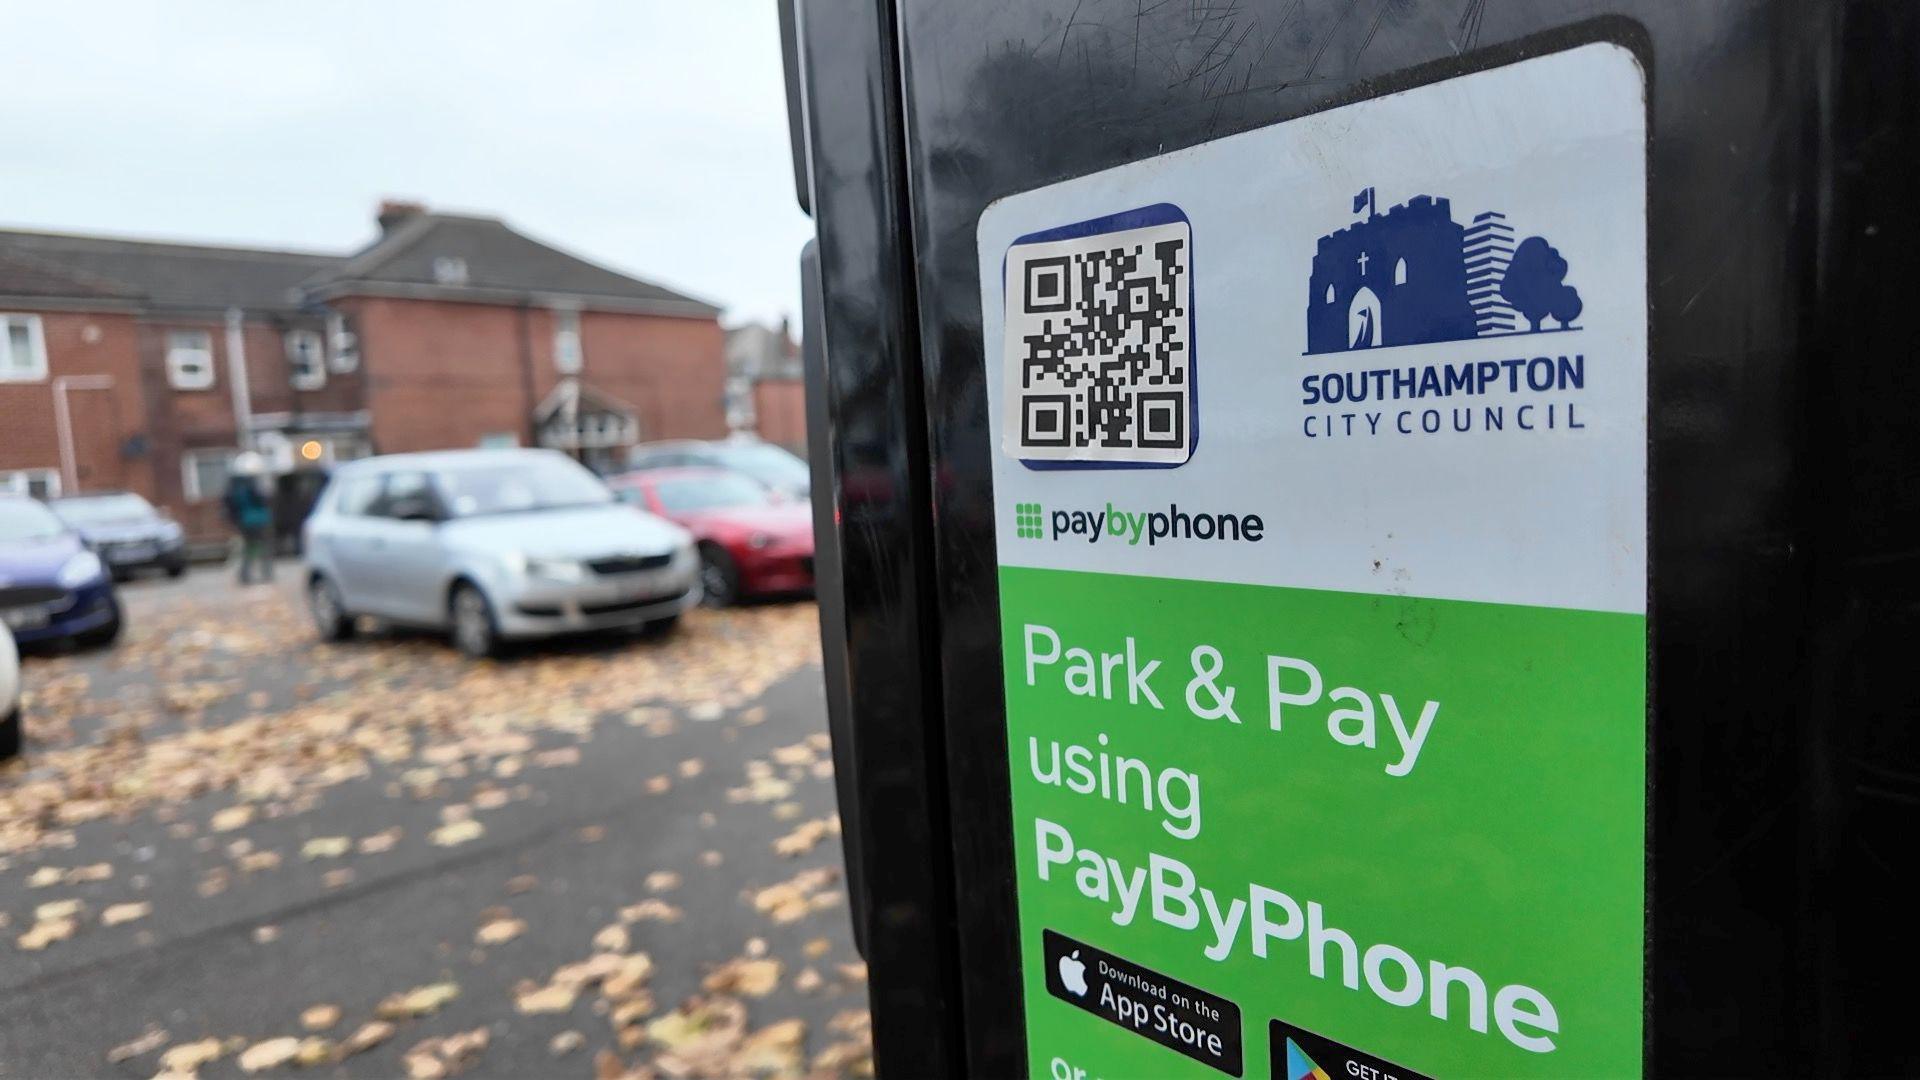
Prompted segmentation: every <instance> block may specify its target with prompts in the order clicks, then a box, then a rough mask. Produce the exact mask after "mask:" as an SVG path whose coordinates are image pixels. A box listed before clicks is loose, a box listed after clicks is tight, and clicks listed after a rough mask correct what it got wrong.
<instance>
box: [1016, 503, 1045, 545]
mask: <svg viewBox="0 0 1920 1080" xmlns="http://www.w3.org/2000/svg"><path fill="white" fill-rule="evenodd" d="M1040 515H1041V511H1040V504H1039V503H1037V502H1036V503H1015V504H1014V506H1013V532H1014V535H1015V536H1018V537H1020V538H1021V539H1023V540H1038V539H1040Z"/></svg>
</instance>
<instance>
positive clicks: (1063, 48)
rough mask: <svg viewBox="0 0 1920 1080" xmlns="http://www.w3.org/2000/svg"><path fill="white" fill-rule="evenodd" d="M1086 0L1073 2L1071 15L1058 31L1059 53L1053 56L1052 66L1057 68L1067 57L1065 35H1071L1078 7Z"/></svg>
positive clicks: (1078, 10) (1078, 13)
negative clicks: (1064, 25) (1063, 26)
mask: <svg viewBox="0 0 1920 1080" xmlns="http://www.w3.org/2000/svg"><path fill="white" fill-rule="evenodd" d="M1086 2H1087V0H1074V4H1073V13H1072V14H1071V15H1068V16H1067V25H1066V27H1065V28H1064V29H1062V30H1061V31H1060V51H1059V52H1057V53H1054V54H1053V66H1055V67H1059V66H1060V61H1061V60H1063V59H1065V57H1066V55H1067V35H1068V34H1071V33H1073V22H1074V20H1075V19H1078V18H1079V17H1080V5H1082V4H1084V3H1086Z"/></svg>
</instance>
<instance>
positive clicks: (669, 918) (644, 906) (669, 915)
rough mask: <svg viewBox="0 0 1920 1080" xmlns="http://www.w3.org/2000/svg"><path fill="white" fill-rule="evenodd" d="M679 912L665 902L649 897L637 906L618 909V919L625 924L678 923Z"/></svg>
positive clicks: (630, 905) (629, 905) (631, 905)
mask: <svg viewBox="0 0 1920 1080" xmlns="http://www.w3.org/2000/svg"><path fill="white" fill-rule="evenodd" d="M680 915H681V911H680V909H679V908H677V907H675V906H673V905H672V904H669V903H667V902H666V901H665V900H660V899H657V898H653V897H649V898H647V899H645V900H642V901H640V902H639V903H637V904H628V905H627V906H626V907H623V908H621V909H620V918H621V919H622V920H623V921H625V922H643V921H646V920H649V919H651V920H654V921H657V922H679V921H680Z"/></svg>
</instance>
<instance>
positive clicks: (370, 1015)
mask: <svg viewBox="0 0 1920 1080" xmlns="http://www.w3.org/2000/svg"><path fill="white" fill-rule="evenodd" d="M280 571H281V573H280V576H279V579H278V580H277V582H276V583H275V584H273V585H270V586H261V587H255V588H252V589H244V590H243V589H239V588H237V587H235V586H234V585H232V584H231V582H230V579H229V578H228V577H227V576H226V575H224V574H221V573H220V572H218V571H217V570H214V569H207V570H199V571H196V572H195V573H193V574H191V575H189V576H188V577H187V578H185V579H183V580H181V581H177V582H173V581H165V580H155V581H142V582H138V583H134V584H130V585H127V586H124V587H123V588H122V599H123V601H124V602H125V605H126V610H127V629H126V633H125V635H124V636H123V638H122V639H121V641H120V642H119V643H118V644H116V645H114V646H111V647H108V648H105V649H100V650H96V651H91V652H73V653H57V654H53V655H33V656H29V657H27V658H26V660H25V670H24V678H25V684H26V691H27V702H26V704H27V709H28V713H27V746H26V754H25V756H24V757H23V758H22V759H20V760H19V761H17V762H14V763H11V764H7V765H4V766H0V1075H7V1076H23V1077H25V1076H34V1077H40V1076H71V1075H109V1076H148V1075H154V1074H156V1073H161V1072H172V1073H174V1074H192V1073H197V1074H198V1075H202V1076H208V1077H212V1076H233V1075H247V1074H288V1075H320V1076H342V1075H353V1076H362V1075H365V1076H396V1075H400V1076H421V1077H431V1076H445V1075H454V1074H461V1075H475V1076H483V1075H499V1076H525V1075H543V1076H544V1075H578V1076H588V1075H592V1076H596V1077H616V1076H621V1075H631V1076H655V1075H679V1076H686V1075H711V1076H720V1075H726V1076H734V1075H773V1076H809V1075H817V1076H840V1075H861V1074H864V1073H865V1072H867V1071H870V1061H869V1058H868V1053H867V1040H866V1026H865V1025H866V1011H865V985H864V975H865V970H864V967H863V965H861V963H860V961H859V957H858V956H857V954H856V953H855V952H854V950H853V948H852V945H851V941H850V932H849V927H848V922H847V909H846V903H845V897H844V894H843V892H842V890H843V888H844V883H843V882H842V881H841V880H840V866H841V858H840V850H839V838H838V822H837V818H836V816H835V812H834V797H833V786H832V772H831V766H830V764H829V762H830V755H829V753H828V750H827V741H826V735H825V721H824V716H823V708H822V702H821V690H820V681H819V680H820V675H819V666H818V663H819V661H818V643H817V634H816V623H815V615H814V611H813V608H812V606H811V605H810V604H806V603H791V602H789V603H777V604H764V605H756V606H751V607H746V608H741V609H733V610H727V611H721V612H714V611H707V610H698V611H695V612H692V613H690V614H689V615H688V616H687V618H686V620H685V621H684V623H683V625H682V626H681V627H680V628H679V630H678V631H676V632H675V633H673V634H671V635H668V636H665V637H638V636H633V635H622V636H614V637H598V638H589V639H581V640H573V641H562V642H556V643H550V644H542V645H537V646H530V647H523V648H520V649H517V650H515V652H514V653H513V655H511V656H510V657H508V658H507V659H505V660H503V661H486V662H479V663H475V662H472V661H469V660H466V659H465V658H463V657H461V656H460V655H459V654H458V653H456V652H455V651H454V650H452V649H451V648H449V647H448V646H447V645H446V644H445V643H444V642H442V641H440V640H438V639H436V638H434V637H431V636H427V635H419V634H411V633H401V632H385V631H378V630H375V631H374V632H371V633H368V634H363V635H362V636H361V637H359V638H356V639H355V640H352V641H349V642H345V643H341V644H332V645H329V644H322V643H320V642H318V641H317V640H316V639H315V638H314V636H313V634H312V633H311V631H310V629H309V627H308V626H307V625H306V622H305V620H304V615H303V612H302V609H301V606H300V602H299V601H300V594H299V589H298V586H299V582H298V580H297V574H296V573H294V572H293V571H294V567H293V566H292V565H290V564H282V565H281V567H280Z"/></svg>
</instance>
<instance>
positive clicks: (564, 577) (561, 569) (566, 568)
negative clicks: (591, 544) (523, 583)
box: [524, 555, 587, 581]
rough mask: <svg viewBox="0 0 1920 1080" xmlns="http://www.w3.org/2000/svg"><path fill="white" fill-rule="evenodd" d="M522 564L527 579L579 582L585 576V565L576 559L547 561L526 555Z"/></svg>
mask: <svg viewBox="0 0 1920 1080" xmlns="http://www.w3.org/2000/svg"><path fill="white" fill-rule="evenodd" d="M524 562H525V566H526V571H527V576H528V577H537V578H546V579H547V580H548V581H581V580H584V579H585V578H586V576H587V568H586V565H585V564H584V563H582V562H580V561H579V560H578V559H547V558H541V557H540V556H537V555H527V556H525V557H524Z"/></svg>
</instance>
